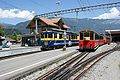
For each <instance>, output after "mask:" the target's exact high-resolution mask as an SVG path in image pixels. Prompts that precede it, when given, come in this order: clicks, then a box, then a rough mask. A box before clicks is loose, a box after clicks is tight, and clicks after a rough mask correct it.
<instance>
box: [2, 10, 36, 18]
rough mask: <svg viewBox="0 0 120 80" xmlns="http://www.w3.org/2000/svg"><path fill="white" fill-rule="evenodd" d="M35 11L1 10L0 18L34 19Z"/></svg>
mask: <svg viewBox="0 0 120 80" xmlns="http://www.w3.org/2000/svg"><path fill="white" fill-rule="evenodd" d="M34 13H35V12H34V11H28V10H20V9H9V10H3V9H1V8H0V18H22V19H27V20H29V19H32V18H33V17H34Z"/></svg>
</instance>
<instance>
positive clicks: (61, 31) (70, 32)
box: [41, 30, 77, 34]
mask: <svg viewBox="0 0 120 80" xmlns="http://www.w3.org/2000/svg"><path fill="white" fill-rule="evenodd" d="M63 32H64V30H60V31H57V30H55V31H43V32H41V33H63ZM66 33H69V34H77V33H75V32H72V31H66Z"/></svg>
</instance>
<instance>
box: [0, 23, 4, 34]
mask: <svg viewBox="0 0 120 80" xmlns="http://www.w3.org/2000/svg"><path fill="white" fill-rule="evenodd" d="M3 35H4V28H3V26H1V25H0V36H3Z"/></svg>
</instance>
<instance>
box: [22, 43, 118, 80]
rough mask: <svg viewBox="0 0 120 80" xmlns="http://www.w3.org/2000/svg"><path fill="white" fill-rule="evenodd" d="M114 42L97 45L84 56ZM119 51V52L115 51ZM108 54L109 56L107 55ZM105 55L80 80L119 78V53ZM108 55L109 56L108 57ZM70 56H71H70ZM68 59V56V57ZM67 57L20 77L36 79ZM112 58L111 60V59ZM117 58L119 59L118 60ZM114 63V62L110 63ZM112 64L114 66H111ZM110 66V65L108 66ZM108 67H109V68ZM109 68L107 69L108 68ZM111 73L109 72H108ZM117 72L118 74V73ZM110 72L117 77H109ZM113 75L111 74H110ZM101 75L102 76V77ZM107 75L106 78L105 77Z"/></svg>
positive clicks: (113, 79)
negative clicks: (95, 48) (96, 47)
mask: <svg viewBox="0 0 120 80" xmlns="http://www.w3.org/2000/svg"><path fill="white" fill-rule="evenodd" d="M115 46H116V44H115V43H111V44H110V45H108V44H106V45H103V46H101V47H99V48H98V49H97V50H96V51H95V52H91V53H90V54H89V55H88V56H87V57H86V58H89V57H91V56H93V55H95V54H98V53H101V52H104V51H107V50H109V49H112V48H113V47H115ZM117 53H119V52H117ZM109 56H110V57H109ZM109 56H107V57H105V58H104V59H102V60H101V61H100V62H98V63H97V64H95V66H93V67H92V68H91V69H90V71H88V73H86V74H85V76H83V77H82V78H80V80H119V79H120V76H118V75H119V74H120V68H119V64H120V59H119V58H120V54H119V55H118V54H116V56H115V55H114V54H111V55H109ZM108 57H109V58H108ZM71 58H72V57H71ZM68 59H70V58H68ZM68 59H64V60H63V61H60V62H58V63H55V64H53V65H51V66H49V67H46V68H45V69H43V70H38V71H36V72H35V73H33V74H31V75H29V76H26V77H25V78H23V79H21V80H34V79H36V78H37V77H38V76H40V75H42V74H43V73H45V72H47V71H49V70H50V69H53V68H54V67H56V66H58V65H60V64H61V63H63V62H65V61H67V60H68ZM112 59H113V60H112ZM118 60H119V61H118ZM112 63H114V64H112ZM109 64H111V65H109ZM113 65H114V67H112V66H113ZM110 66H111V67H110ZM109 67H110V68H109ZM116 67H117V70H116V71H115V73H116V74H117V75H116V74H114V68H116ZM108 68H109V69H108ZM107 69H108V70H107ZM112 71H113V72H112ZM108 73H111V74H108ZM118 73H119V74H118ZM104 74H106V75H105V76H106V77H103V75H104ZM112 74H114V75H116V76H118V78H117V79H115V78H110V77H109V76H111V75H112ZM112 76H113V75H112ZM102 77H103V78H102ZM107 77H108V78H107Z"/></svg>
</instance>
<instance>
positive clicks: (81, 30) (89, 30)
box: [80, 29, 96, 33]
mask: <svg viewBox="0 0 120 80" xmlns="http://www.w3.org/2000/svg"><path fill="white" fill-rule="evenodd" d="M80 32H94V33H96V31H93V30H88V29H86V30H81V31H80Z"/></svg>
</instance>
